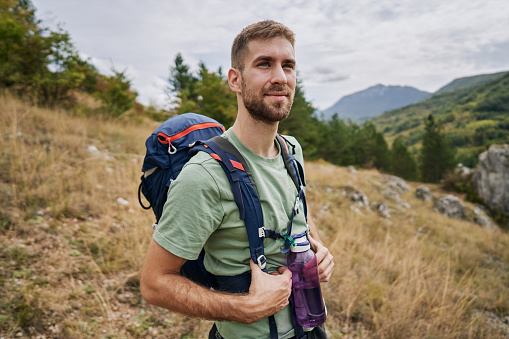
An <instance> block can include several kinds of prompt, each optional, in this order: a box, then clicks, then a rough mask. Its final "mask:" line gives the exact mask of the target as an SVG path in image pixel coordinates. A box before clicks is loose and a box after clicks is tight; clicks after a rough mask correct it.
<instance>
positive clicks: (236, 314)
mask: <svg viewBox="0 0 509 339" xmlns="http://www.w3.org/2000/svg"><path fill="white" fill-rule="evenodd" d="M142 286H143V288H142V294H143V297H144V298H145V299H146V300H147V301H148V302H149V303H151V304H153V305H156V306H160V307H164V308H167V309H169V310H171V311H174V312H178V313H182V314H185V315H188V316H192V317H199V318H205V319H209V320H228V321H236V322H242V323H251V322H254V321H256V320H258V319H257V318H256V317H253V314H250V313H252V312H251V311H252V307H253V305H251V306H248V305H249V296H248V294H232V293H223V292H218V291H213V290H210V289H208V288H205V287H203V286H200V285H198V284H196V283H194V282H192V281H190V280H188V279H187V278H185V277H182V276H180V275H178V274H167V275H165V276H162V277H159V278H158V281H153V282H151V283H148V284H144V285H142Z"/></svg>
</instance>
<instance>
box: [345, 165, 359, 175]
mask: <svg viewBox="0 0 509 339" xmlns="http://www.w3.org/2000/svg"><path fill="white" fill-rule="evenodd" d="M347 169H348V171H349V172H350V173H352V174H357V170H356V169H355V167H353V166H348V167H347Z"/></svg>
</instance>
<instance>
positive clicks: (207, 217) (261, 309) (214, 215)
mask: <svg viewBox="0 0 509 339" xmlns="http://www.w3.org/2000/svg"><path fill="white" fill-rule="evenodd" d="M231 58H232V68H231V69H230V70H229V71H228V83H229V85H230V88H231V90H232V91H234V92H235V93H237V101H238V114H237V119H236V121H235V124H234V125H233V127H232V128H231V129H229V130H228V131H227V132H226V133H225V134H224V137H225V138H226V139H227V140H228V141H230V142H231V143H232V144H233V145H234V146H236V148H237V149H238V150H239V152H240V153H241V154H242V155H243V156H244V158H245V159H246V162H247V164H248V165H249V167H250V169H251V171H252V175H253V178H254V182H255V183H256V185H257V187H258V193H259V197H260V202H261V205H262V210H263V219H264V224H265V225H266V226H267V228H270V229H273V230H277V231H279V232H282V233H283V232H285V231H286V229H287V226H288V221H289V217H290V214H291V211H292V209H293V207H294V204H295V197H296V190H295V187H294V185H293V182H292V180H291V178H290V176H289V175H288V173H287V171H286V168H285V166H284V163H283V159H282V156H281V155H280V152H281V150H280V148H279V144H278V143H277V142H276V141H275V139H276V133H277V129H278V123H279V121H281V120H283V119H285V118H286V117H287V116H288V114H289V113H290V109H291V107H292V103H293V97H294V92H295V86H296V78H295V76H296V74H295V64H296V63H295V52H294V34H293V32H292V31H291V30H289V29H288V28H287V27H285V26H283V25H282V24H279V23H276V22H274V21H270V20H267V21H262V22H259V23H255V24H252V25H250V26H248V27H246V28H244V29H243V30H242V32H241V33H240V34H239V35H238V36H237V37H236V38H235V40H234V43H233V46H232V56H231ZM287 138H288V139H289V140H290V142H291V143H292V144H294V145H295V146H296V147H295V150H296V154H295V157H296V158H297V160H298V161H299V162H301V163H303V158H302V150H301V148H300V145H299V144H298V143H297V141H296V140H295V139H294V138H291V137H287ZM301 207H302V206H301ZM301 210H302V208H301ZM308 224H309V227H310V242H311V245H312V248H313V249H314V251H315V252H316V256H317V260H318V263H319V265H318V270H319V275H320V281H321V282H327V281H328V280H329V278H330V276H331V274H332V270H333V266H334V263H333V258H332V255H331V254H330V253H329V251H328V250H327V248H325V247H324V246H323V244H322V242H321V241H320V237H319V235H318V231H317V229H316V226H315V225H314V223H313V222H312V220H311V218H310V216H309V215H308ZM306 229H307V226H306V220H305V217H304V213H299V214H297V216H296V217H295V219H294V222H293V227H292V233H293V234H298V233H303V232H305V231H306ZM281 246H283V241H281V240H273V239H270V238H267V239H265V240H264V247H265V256H266V258H267V270H268V272H269V274H267V273H265V272H263V271H262V270H261V269H260V268H259V267H258V265H257V264H256V263H254V262H253V261H252V260H251V259H250V253H249V243H248V240H247V234H246V228H245V225H244V222H243V221H242V220H241V219H240V218H239V212H238V208H237V205H236V204H235V201H234V198H233V193H232V191H231V187H230V184H229V182H228V179H227V177H226V175H225V173H224V171H223V169H222V168H221V167H220V165H219V163H218V162H217V161H216V160H215V159H213V158H211V157H210V156H209V155H208V154H206V153H203V152H200V153H198V154H197V155H196V156H194V157H193V158H192V159H191V160H190V161H189V162H188V164H187V165H186V166H185V167H184V169H183V170H182V172H181V173H180V175H179V177H178V178H177V180H175V182H174V183H173V184H172V186H171V188H170V191H169V193H168V201H167V202H166V205H165V207H164V211H163V215H162V217H161V220H160V221H159V226H158V228H157V230H156V232H155V233H154V236H153V239H152V241H151V243H150V246H149V249H148V252H147V256H146V258H145V264H144V267H143V272H142V276H141V291H142V295H143V297H144V298H145V299H146V300H147V301H148V302H149V303H151V304H154V305H157V306H161V307H164V308H167V309H169V310H172V311H174V312H179V313H182V314H186V315H189V316H194V317H200V318H205V319H211V320H215V321H216V324H215V325H216V326H217V327H216V326H214V327H213V329H212V331H211V334H210V336H211V337H212V338H227V339H230V338H269V337H270V333H269V321H268V320H267V317H269V316H271V315H274V318H275V320H276V323H277V330H278V336H279V338H292V337H293V336H295V332H294V329H293V325H292V321H291V309H290V307H291V306H289V302H288V298H289V296H290V293H291V272H290V271H289V270H288V269H287V268H286V267H285V265H286V256H285V255H283V254H282V253H281V251H280V247H281ZM202 247H204V248H205V251H206V256H205V260H204V263H205V267H206V269H207V270H208V271H209V272H211V273H212V274H214V275H217V276H233V275H238V274H242V273H245V272H249V271H251V285H250V288H249V292H248V293H242V294H232V293H224V292H218V291H214V290H210V289H207V288H204V287H202V286H200V285H197V284H195V283H193V282H192V281H190V280H188V279H186V278H184V277H182V276H180V275H179V270H180V268H181V266H182V265H183V264H184V263H185V262H186V261H187V260H194V259H196V258H197V257H198V255H199V254H200V251H201V249H202ZM304 330H305V331H308V332H307V333H309V337H310V338H311V337H313V335H314V337H317V338H318V337H319V336H317V334H320V333H323V329H318V328H317V329H314V330H313V329H304ZM311 331H312V332H311ZM310 333H314V334H310Z"/></svg>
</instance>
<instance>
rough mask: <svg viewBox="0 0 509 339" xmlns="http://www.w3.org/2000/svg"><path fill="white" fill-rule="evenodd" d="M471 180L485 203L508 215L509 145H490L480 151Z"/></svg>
mask: <svg viewBox="0 0 509 339" xmlns="http://www.w3.org/2000/svg"><path fill="white" fill-rule="evenodd" d="M472 180H473V186H474V189H475V191H476V192H477V195H479V197H480V198H481V199H483V201H484V203H485V204H487V205H488V206H489V207H490V208H491V209H496V210H501V211H502V212H504V213H505V214H506V215H507V216H509V145H502V146H497V145H491V146H490V148H489V150H488V151H486V152H483V153H481V154H480V155H479V164H478V166H477V169H476V171H475V173H474V176H473V178H472Z"/></svg>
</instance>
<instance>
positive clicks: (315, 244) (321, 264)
mask: <svg viewBox="0 0 509 339" xmlns="http://www.w3.org/2000/svg"><path fill="white" fill-rule="evenodd" d="M307 222H308V225H309V242H310V244H311V248H313V251H315V254H316V260H317V262H318V275H319V276H320V282H328V281H329V279H330V277H331V275H332V271H333V269H334V258H333V257H332V254H331V253H330V252H329V250H328V249H327V247H325V246H324V245H323V242H322V240H321V239H320V235H319V234H318V229H317V228H316V225H315V223H314V221H313V218H311V215H310V213H309V210H308V215H307Z"/></svg>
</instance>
